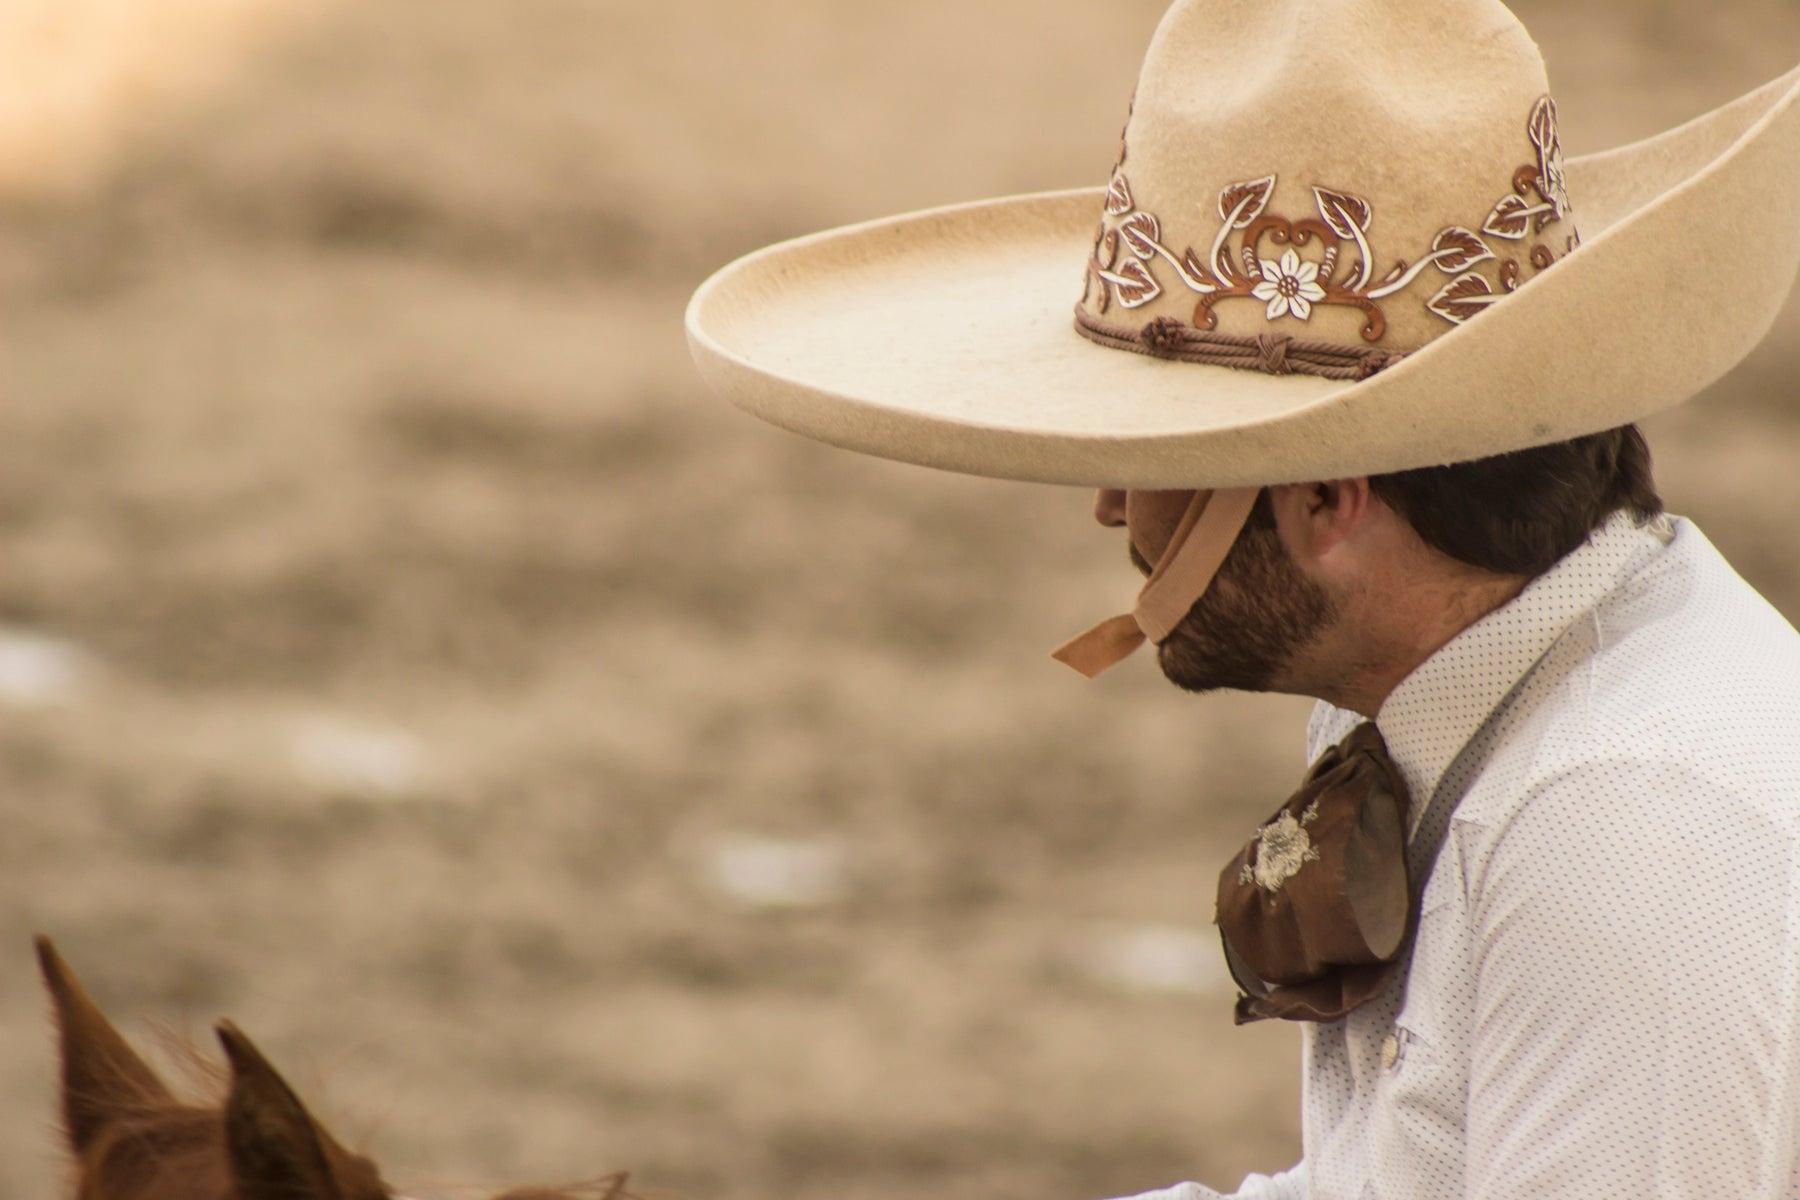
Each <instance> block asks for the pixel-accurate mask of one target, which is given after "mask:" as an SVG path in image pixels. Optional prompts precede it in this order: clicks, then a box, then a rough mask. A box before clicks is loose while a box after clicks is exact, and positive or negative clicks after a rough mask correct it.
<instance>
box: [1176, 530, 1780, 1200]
mask: <svg viewBox="0 0 1800 1200" xmlns="http://www.w3.org/2000/svg"><path fill="white" fill-rule="evenodd" d="M1359 720H1360V718H1359V717H1357V716H1356V714H1354V713H1348V712H1345V711H1342V710H1339V709H1335V708H1332V707H1331V706H1329V705H1323V704H1322V705H1320V706H1319V707H1318V709H1317V710H1315V712H1314V715H1313V720H1312V724H1311V727H1310V729H1309V731H1308V732H1309V742H1310V747H1309V749H1310V752H1311V754H1312V755H1313V756H1316V755H1317V754H1318V753H1319V752H1321V751H1323V750H1324V749H1325V748H1326V747H1327V746H1330V745H1332V744H1333V743H1335V742H1336V741H1337V740H1338V739H1339V738H1340V737H1342V736H1343V734H1345V733H1346V732H1348V731H1349V729H1350V728H1352V727H1353V726H1354V725H1355V724H1356V723H1357V721H1359ZM1376 724H1377V725H1378V726H1379V727H1380V729H1381V731H1382V735H1383V737H1384V738H1385V739H1386V740H1387V744H1388V748H1389V751H1390V753H1391V754H1392V755H1393V758H1394V760H1395V762H1396V763H1397V765H1398V766H1399V768H1400V770H1401V771H1402V772H1403V773H1404V775H1405V777H1406V781H1407V784H1408V785H1409V787H1410V789H1411V791H1412V794H1413V797H1414V805H1415V809H1414V817H1415V828H1414V830H1413V837H1412V848H1411V851H1410V852H1409V859H1410V861H1409V866H1410V868H1411V869H1412V870H1413V872H1414V877H1415V878H1419V877H1421V875H1422V873H1424V872H1427V871H1429V877H1428V882H1427V884H1426V886H1425V891H1424V897H1423V904H1422V915H1421V917H1420V920H1419V930H1418V935H1417V939H1416V943H1415V948H1414V952H1413V957H1412V962H1411V967H1410V971H1409V972H1405V973H1402V975H1401V977H1399V978H1397V979H1396V980H1395V981H1394V983H1393V985H1392V986H1390V987H1389V989H1388V991H1387V992H1386V993H1385V994H1383V995H1382V996H1380V997H1378V998H1377V999H1375V1000H1374V1001H1372V1002H1370V1003H1369V1004H1367V1005H1365V1006H1363V1007H1362V1008H1359V1009H1357V1010H1356V1011H1354V1012H1352V1013H1351V1014H1350V1015H1349V1016H1348V1017H1346V1018H1345V1019H1343V1020H1341V1021H1337V1022H1333V1023H1331V1024H1326V1025H1309V1026H1307V1027H1306V1031H1305V1086H1304V1091H1303V1100H1302V1117H1303V1127H1304V1133H1303V1141H1304V1147H1305V1159H1304V1161H1302V1162H1301V1163H1300V1164H1299V1165H1298V1166H1296V1167H1294V1168H1293V1169H1291V1170H1289V1171H1286V1172H1283V1173H1281V1174H1279V1175H1274V1176H1263V1175H1253V1176H1251V1177H1250V1178H1249V1179H1246V1180H1245V1181H1244V1183H1243V1185H1242V1187H1241V1189H1240V1190H1239V1192H1238V1193H1236V1195H1238V1196H1240V1197H1243V1198H1244V1200H1352V1198H1380V1200H1428V1198H1429V1200H1445V1198H1448V1197H1466V1198H1469V1200H1477V1198H1479V1200H1518V1198H1520V1197H1529V1198H1533V1200H1536V1198H1543V1200H1560V1198H1564V1197H1566V1198H1568V1200H1574V1198H1575V1197H1582V1198H1584V1200H1586V1198H1590V1197H1605V1198H1607V1200H1617V1198H1622V1197H1654V1198H1657V1200H1675V1198H1677V1197H1680V1198H1684V1200H1685V1198H1697V1197H1709V1198H1710V1197H1721V1198H1725V1197H1729V1198H1730V1200H1752V1198H1766V1200H1800V1152H1797V1144H1800V635H1797V634H1796V633H1795V631H1794V629H1793V628H1792V627H1791V626H1790V625H1788V623H1787V622H1786V621H1785V620H1783V619H1782V617H1781V615H1780V614H1779V613H1777V612H1776V611H1775V610H1774V609H1773V608H1771V607H1770V606H1769V605H1768V603H1767V602H1766V601H1764V600H1763V599H1762V598H1761V597H1760V596H1758V595H1757V594H1756V593H1755V592H1754V591H1753V590H1751V588H1750V587H1749V586H1748V585H1747V584H1745V583H1744V582H1743V581H1742V580H1741V579H1739V578H1738V577H1737V575H1736V574H1735V573H1734V572H1733V571H1732V570H1731V568H1730V566H1729V565H1727V564H1726V562H1725V561H1724V560H1723V559H1722V558H1721V557H1720V556H1719V554H1718V552H1717V551H1716V550H1714V549H1713V547H1712V545H1711V544H1710V543H1709V542H1708V541H1707V540H1706V538H1705V537H1704V536H1703V535H1702V534H1701V533H1700V531H1699V530H1698V529H1696V528H1695V527H1694V526H1693V525H1692V524H1691V523H1689V522H1687V521H1684V520H1658V521H1654V522H1651V523H1649V524H1647V525H1643V526H1639V525H1638V524H1636V523H1634V522H1633V521H1631V520H1629V519H1627V518H1625V517H1623V516H1618V517H1614V518H1613V519H1612V520H1611V521H1610V522H1609V523H1608V524H1607V525H1606V526H1604V527H1603V528H1602V529H1600V530H1598V531H1596V533H1595V534H1594V536H1593V537H1592V538H1591V539H1590V540H1589V541H1588V543H1587V544H1586V545H1584V546H1583V547H1581V548H1580V549H1578V550H1576V551H1575V552H1574V553H1572V554H1570V555H1569V556H1568V557H1566V558H1565V559H1563V560H1562V561H1561V562H1560V563H1558V564H1557V565H1556V566H1555V567H1553V568H1552V569H1551V570H1550V571H1548V572H1546V573H1545V574H1544V575H1542V576H1541V577H1539V578H1538V579H1536V580H1535V581H1533V582H1532V584H1531V585H1530V586H1529V587H1527V588H1526V590H1525V591H1524V592H1523V593H1522V594H1521V595H1520V596H1519V597H1518V599H1516V600H1515V601H1513V602H1512V603H1511V604H1508V605H1506V606H1505V607H1503V608H1501V609H1499V610H1498V611H1496V612H1494V613H1492V614H1490V615H1489V616H1487V617H1486V618H1484V619H1483V620H1481V621H1479V622H1477V623H1476V624H1475V625H1473V626H1471V627H1470V628H1469V629H1467V630H1465V631H1464V632H1463V633H1462V634H1460V635H1459V636H1458V637H1457V638H1456V639H1455V640H1454V641H1452V642H1451V643H1450V644H1449V645H1447V646H1445V647H1444V648H1443V649H1442V650H1440V651H1439V652H1438V653H1437V654H1436V655H1434V656H1433V657H1432V658H1431V659H1430V660H1429V661H1427V662H1426V663H1425V664H1424V665H1422V666H1421V667H1420V668H1419V669H1418V670H1417V671H1415V672H1413V674H1412V675H1410V676H1409V677H1407V679H1406V680H1405V681H1404V682H1402V683H1401V684H1400V686H1399V687H1398V688H1396V689H1395V691H1394V693H1393V694H1392V695H1391V696H1390V697H1389V698H1388V700H1387V702H1386V704H1385V705H1384V706H1383V707H1382V709H1381V712H1380V714H1379V715H1378V716H1377V718H1376ZM1440 788H1442V789H1446V793H1445V796H1444V798H1443V799H1444V802H1442V803H1439V804H1438V805H1437V806H1435V808H1434V810H1433V811H1432V813H1431V817H1430V823H1431V824H1434V825H1447V826H1448V828H1447V829H1445V830H1443V831H1442V850H1441V852H1440V854H1439V856H1438V858H1437V862H1436V864H1435V867H1433V866H1432V865H1431V863H1430V861H1429V859H1430V847H1431V845H1433V844H1434V843H1435V842H1436V841H1437V839H1438V837H1439V834H1440V831H1439V830H1437V829H1433V828H1429V827H1420V826H1419V824H1418V815H1419V813H1420V811H1421V810H1423V809H1424V808H1425V807H1426V805H1425V803H1424V801H1425V798H1426V797H1431V796H1433V795H1434V794H1435V793H1436V792H1437V791H1438V789H1440ZM1459 797H1460V799H1458V798H1459ZM1217 1195H1218V1193H1216V1192H1214V1191H1212V1190H1211V1189H1209V1188H1204V1187H1200V1186H1199V1185H1196V1184H1181V1185H1179V1186H1177V1187H1174V1188H1169V1189H1165V1190H1163V1191H1160V1192H1154V1193H1147V1194H1146V1196H1145V1197H1143V1198H1142V1200H1209V1198H1211V1197H1215V1196H1217Z"/></svg>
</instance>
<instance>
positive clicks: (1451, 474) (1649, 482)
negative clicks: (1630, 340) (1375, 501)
mask: <svg viewBox="0 0 1800 1200" xmlns="http://www.w3.org/2000/svg"><path fill="white" fill-rule="evenodd" d="M1369 486H1370V488H1371V489H1372V490H1373V491H1374V493H1375V494H1376V495H1377V496H1379V497H1381V499H1382V500H1383V502H1385V503H1386V504H1387V505H1388V507H1390V508H1392V509H1393V510H1394V511H1395V512H1397V513H1399V514H1400V515H1401V516H1402V517H1404V518H1406V520H1407V522H1408V523H1409V524H1410V525H1411V526H1412V527H1413V529H1414V530H1415V531H1416V532H1417V533H1418V535H1419V536H1420V537H1421V538H1422V539H1424V541H1425V543H1426V545H1428V546H1430V547H1432V548H1433V549H1434V550H1437V551H1439V552H1441V553H1443V554H1447V555H1449V556H1450V557H1451V558H1454V559H1457V560H1459V561H1461V562H1465V563H1468V564H1470V565H1471V566H1475V567H1480V568H1481V569H1482V570H1485V571H1493V572H1495V573H1497V574H1502V575H1529V576H1537V575H1541V574H1543V573H1544V572H1545V571H1547V570H1549V569H1550V567H1551V566H1552V565H1554V564H1555V563H1556V561H1557V560H1558V559H1560V558H1562V556H1563V555H1565V554H1567V553H1569V552H1570V551H1571V550H1573V549H1575V548H1576V547H1577V546H1579V545H1581V544H1582V543H1583V542H1585V541H1586V540H1587V537H1588V534H1590V533H1592V532H1593V531H1594V530H1595V529H1598V528H1599V527H1600V525H1601V524H1603V523H1604V522H1605V521H1606V519H1607V518H1608V517H1610V516H1611V515H1612V514H1613V513H1615V512H1619V511H1621V510H1623V511H1625V512H1629V513H1631V514H1632V515H1633V516H1635V517H1637V518H1638V519H1639V520H1648V519H1649V518H1651V517H1654V516H1656V515H1657V514H1659V513H1661V512H1662V510H1663V503H1662V497H1660V496H1658V495H1657V494H1656V481H1655V480H1654V479H1653V478H1652V477H1651V472H1650V446H1649V444H1648V443H1647V442H1645V441H1644V435H1643V434H1642V433H1641V432H1640V431H1639V430H1638V427H1637V426H1636V425H1626V426H1622V427H1621V428H1618V429H1609V430H1607V431H1606V432H1604V433H1595V434H1589V435H1588V436H1587V437H1579V438H1575V439H1574V440H1573V441H1567V442H1557V443H1554V444H1553V445H1549V446H1537V447H1534V448H1533V449H1530V450H1519V451H1516V452H1514V453H1512V454H1501V455H1496V456H1495V457H1493V458H1482V459H1477V460H1475V461H1474V462H1465V463H1455V464H1453V465H1451V466H1447V467H1424V468H1421V469H1419V470H1415V471H1399V472H1395V473H1394V474H1391V475H1374V476H1371V477H1370V478H1369Z"/></svg>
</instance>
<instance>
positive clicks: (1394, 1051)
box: [1381, 1033, 1400, 1071]
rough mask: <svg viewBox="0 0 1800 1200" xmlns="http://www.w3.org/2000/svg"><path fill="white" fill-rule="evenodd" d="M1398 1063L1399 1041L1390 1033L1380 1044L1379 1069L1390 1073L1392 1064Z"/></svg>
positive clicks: (1392, 1067)
mask: <svg viewBox="0 0 1800 1200" xmlns="http://www.w3.org/2000/svg"><path fill="white" fill-rule="evenodd" d="M1399 1061H1400V1039H1399V1037H1397V1036H1396V1035H1394V1034H1391V1033H1390V1034H1388V1035H1387V1039H1386V1040H1385V1041H1383V1042H1382V1043H1381V1069H1382V1070H1384V1071H1391V1070H1393V1069H1394V1064H1395V1063H1397V1062H1399Z"/></svg>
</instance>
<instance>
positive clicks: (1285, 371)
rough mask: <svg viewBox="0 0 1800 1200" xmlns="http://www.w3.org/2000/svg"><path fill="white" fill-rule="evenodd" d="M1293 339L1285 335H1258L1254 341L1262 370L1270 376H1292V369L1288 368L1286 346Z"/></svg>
mask: <svg viewBox="0 0 1800 1200" xmlns="http://www.w3.org/2000/svg"><path fill="white" fill-rule="evenodd" d="M1293 340H1294V339H1293V337H1292V336H1290V335H1289V334H1285V333H1264V334H1259V335H1258V336H1257V339H1256V349H1257V352H1258V353H1260V354H1261V355H1262V369H1263V370H1264V371H1267V372H1268V373H1269V374H1271V375H1292V374H1293V373H1294V369H1293V368H1292V367H1290V366H1288V360H1287V353H1288V344H1289V343H1290V342H1292V341H1293Z"/></svg>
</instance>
